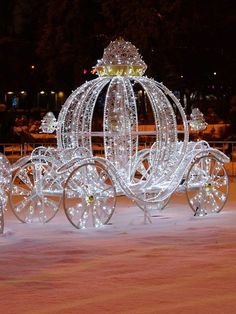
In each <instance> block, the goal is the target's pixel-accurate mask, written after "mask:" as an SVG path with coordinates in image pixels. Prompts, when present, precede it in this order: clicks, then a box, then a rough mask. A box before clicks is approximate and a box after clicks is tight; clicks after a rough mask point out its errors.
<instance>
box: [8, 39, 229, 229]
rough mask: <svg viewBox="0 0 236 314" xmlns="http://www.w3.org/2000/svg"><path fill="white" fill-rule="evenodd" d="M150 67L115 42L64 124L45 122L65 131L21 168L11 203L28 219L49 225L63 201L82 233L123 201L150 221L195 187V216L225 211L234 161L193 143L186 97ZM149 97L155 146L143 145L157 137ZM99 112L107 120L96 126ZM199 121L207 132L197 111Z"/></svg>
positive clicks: (67, 109) (76, 95) (69, 105)
mask: <svg viewBox="0 0 236 314" xmlns="http://www.w3.org/2000/svg"><path fill="white" fill-rule="evenodd" d="M145 70H146V65H145V63H144V61H143V60H142V59H141V57H140V55H139V53H138V51H137V49H136V48H135V47H134V46H133V45H132V44H131V43H130V42H125V41H124V40H116V41H114V42H111V43H110V44H109V46H108V47H107V48H106V49H105V50H104V55H103V58H102V59H101V60H99V61H98V63H97V65H96V67H95V71H96V72H97V74H98V77H97V78H96V79H94V80H91V81H89V82H86V83H84V84H83V85H82V86H80V87H79V88H78V89H76V90H75V91H74V92H73V93H72V94H71V95H70V96H69V98H68V99H67V100H66V102H65V104H64V105H63V107H62V110H61V112H60V114H59V117H58V121H57V123H56V122H55V120H54V119H53V117H51V116H50V114H49V115H47V116H46V117H45V119H44V120H43V124H42V127H43V129H44V130H46V131H49V132H52V131H54V130H55V125H56V131H57V148H56V149H53V148H44V147H39V148H36V150H35V151H33V153H32V155H31V158H30V159H29V158H28V159H27V160H24V161H23V162H22V161H20V162H19V163H20V166H19V164H18V165H16V166H15V168H14V175H13V179H12V184H11V188H10V196H9V200H10V204H11V207H12V209H13V212H14V213H15V214H16V216H17V217H18V218H19V219H20V220H21V221H23V222H30V221H32V220H34V218H35V217H36V216H37V217H38V218H39V219H40V220H41V221H42V222H47V221H49V220H50V219H51V218H52V217H53V216H54V215H55V214H56V212H57V210H58V209H59V207H60V204H61V202H62V203H63V207H64V210H65V213H66V216H67V217H68V219H69V221H70V222H71V223H72V224H73V225H74V226H75V227H77V228H85V227H87V226H90V225H92V226H95V227H98V226H100V225H103V224H106V223H107V222H108V221H109V220H110V218H111V216H112V214H113V211H114V209H115V205H116V198H117V196H118V195H126V196H127V197H128V198H130V199H132V200H134V201H135V202H136V203H137V205H138V206H139V207H140V208H142V209H143V211H144V213H145V218H148V219H150V215H149V210H150V208H151V209H153V208H159V209H160V208H163V207H164V206H165V204H166V203H167V201H168V200H169V198H170V196H171V195H172V194H173V193H174V192H175V191H186V194H187V198H188V201H189V204H190V207H191V208H192V210H193V211H194V213H195V214H196V215H204V214H206V213H207V212H209V211H210V212H219V211H220V210H221V209H222V208H223V206H224V204H225V202H226V200H227V195H228V177H227V174H226V171H225V168H224V163H225V162H228V161H229V159H228V157H227V156H225V155H224V154H223V153H222V152H220V151H218V150H216V149H213V148H211V147H209V145H208V143H207V142H205V141H198V142H190V141H189V121H187V118H186V115H185V112H184V110H183V108H182V106H181V104H180V103H179V101H178V99H177V98H176V97H175V96H174V94H173V93H172V92H171V91H170V90H168V89H167V88H166V87H165V86H164V85H163V84H161V83H158V82H156V81H155V80H153V79H150V78H147V77H145V76H144V75H143V74H144V72H145ZM140 95H141V97H144V100H145V102H144V103H145V106H147V108H148V110H149V112H151V114H152V117H151V119H152V121H153V125H154V127H155V130H154V131H153V133H152V142H151V144H150V147H149V148H142V147H140V139H141V136H147V135H149V133H148V132H146V133H145V131H140V120H141V114H140V110H141V109H142V105H143V102H140ZM99 110H100V111H101V114H102V117H103V119H102V124H101V125H100V129H96V130H94V120H95V117H96V113H97V112H98V111H99ZM178 125H181V126H182V132H180V131H179V130H178ZM191 125H192V127H194V128H195V129H199V130H200V129H202V128H203V127H205V125H204V121H203V119H202V117H201V115H200V114H199V112H197V111H196V110H195V116H194V117H193V118H192V120H191ZM94 135H98V136H101V135H102V139H103V149H104V156H103V157H101V156H96V155H95V154H94V152H93V146H94V139H95V137H94Z"/></svg>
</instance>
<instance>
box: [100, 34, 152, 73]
mask: <svg viewBox="0 0 236 314" xmlns="http://www.w3.org/2000/svg"><path fill="white" fill-rule="evenodd" d="M94 68H95V70H96V72H97V73H98V75H100V76H116V75H122V76H125V75H131V76H140V75H143V74H144V72H145V71H146V68H147V65H146V64H145V62H144V61H143V60H142V57H141V55H140V54H139V52H138V49H137V48H136V47H135V46H134V45H133V44H131V42H129V41H125V40H124V39H122V38H120V39H116V40H115V41H111V42H110V44H109V45H108V46H107V48H105V49H104V53H103V57H102V59H100V60H98V62H97V64H96V66H95V67H94Z"/></svg>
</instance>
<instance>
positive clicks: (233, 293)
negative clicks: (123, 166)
mask: <svg viewBox="0 0 236 314" xmlns="http://www.w3.org/2000/svg"><path fill="white" fill-rule="evenodd" d="M230 188H231V189H230V196H229V199H228V202H227V204H226V206H225V207H224V209H223V211H222V212H221V213H219V214H215V215H207V216H205V217H194V216H193V213H192V211H191V209H190V208H189V206H188V203H187V199H186V196H185V195H184V194H176V195H174V196H173V197H172V199H171V200H170V202H169V204H168V205H167V207H166V208H165V209H164V210H163V211H162V212H157V213H156V215H155V217H153V218H152V223H151V224H144V223H143V214H142V212H141V210H140V209H139V208H138V207H137V206H136V205H135V204H134V203H132V202H130V201H129V200H127V199H125V198H123V197H122V198H120V199H119V201H118V205H117V209H116V212H115V214H114V216H113V217H112V220H111V224H110V225H108V226H106V227H103V228H101V229H97V230H76V229H75V228H74V227H73V226H72V225H71V224H70V223H69V221H68V220H67V218H66V217H65V215H64V213H63V212H62V211H61V212H59V213H58V214H57V215H56V217H55V218H54V219H53V220H52V221H51V222H49V223H48V224H45V225H42V224H22V223H20V222H18V221H17V219H16V218H15V217H14V216H13V214H12V213H11V212H10V211H8V212H7V214H6V215H5V232H4V234H3V235H2V236H0V313H2V314H9V313H12V314H16V313H17V314H23V313H24V314H32V313H37V314H45V313H50V314H51V313H53V314H67V313H73V314H74V313H75V314H77V313H79V314H80V313H81V314H90V313H91V314H96V313H121V314H142V313H145V314H146V313H147V314H151V313H161V314H162V313H163V314H165V313H178V314H179V313H187V314H189V313H201V314H202V313H207V314H217V313H221V314H229V313H232V314H233V313H236V181H235V180H234V182H233V181H232V180H231V184H230Z"/></svg>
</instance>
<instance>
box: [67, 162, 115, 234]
mask: <svg viewBox="0 0 236 314" xmlns="http://www.w3.org/2000/svg"><path fill="white" fill-rule="evenodd" d="M63 203H64V210H65V214H66V216H67V218H68V220H69V221H70V222H71V224H72V225H73V226H75V227H76V228H79V229H80V228H82V229H84V228H87V227H100V226H102V225H105V224H107V223H108V222H109V220H110V218H111V216H112V214H113V212H114V209H115V205H116V191H115V187H114V184H113V180H112V178H111V176H110V174H109V173H108V171H107V170H106V169H105V167H104V166H103V165H102V164H101V163H98V162H91V163H86V164H83V165H81V166H79V167H78V168H76V169H75V170H74V171H72V173H71V174H70V176H69V177H68V179H67V181H66V184H65V188H64V197H63Z"/></svg>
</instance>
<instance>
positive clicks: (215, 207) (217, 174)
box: [186, 156, 228, 216]
mask: <svg viewBox="0 0 236 314" xmlns="http://www.w3.org/2000/svg"><path fill="white" fill-rule="evenodd" d="M186 192H187V198H188V202H189V205H190V207H191V208H192V210H193V211H194V213H195V214H196V215H200V216H203V215H205V214H207V213H209V212H213V213H214V212H216V213H218V212H220V211H221V210H222V208H223V207H224V204H225V202H226V201H227V198H228V175H227V173H226V170H225V167H224V165H223V163H222V162H220V161H219V160H218V159H217V158H215V157H211V156H203V157H201V158H199V159H197V160H196V161H195V162H194V163H193V165H192V166H191V168H190V170H189V172H188V175H187V179H186Z"/></svg>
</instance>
